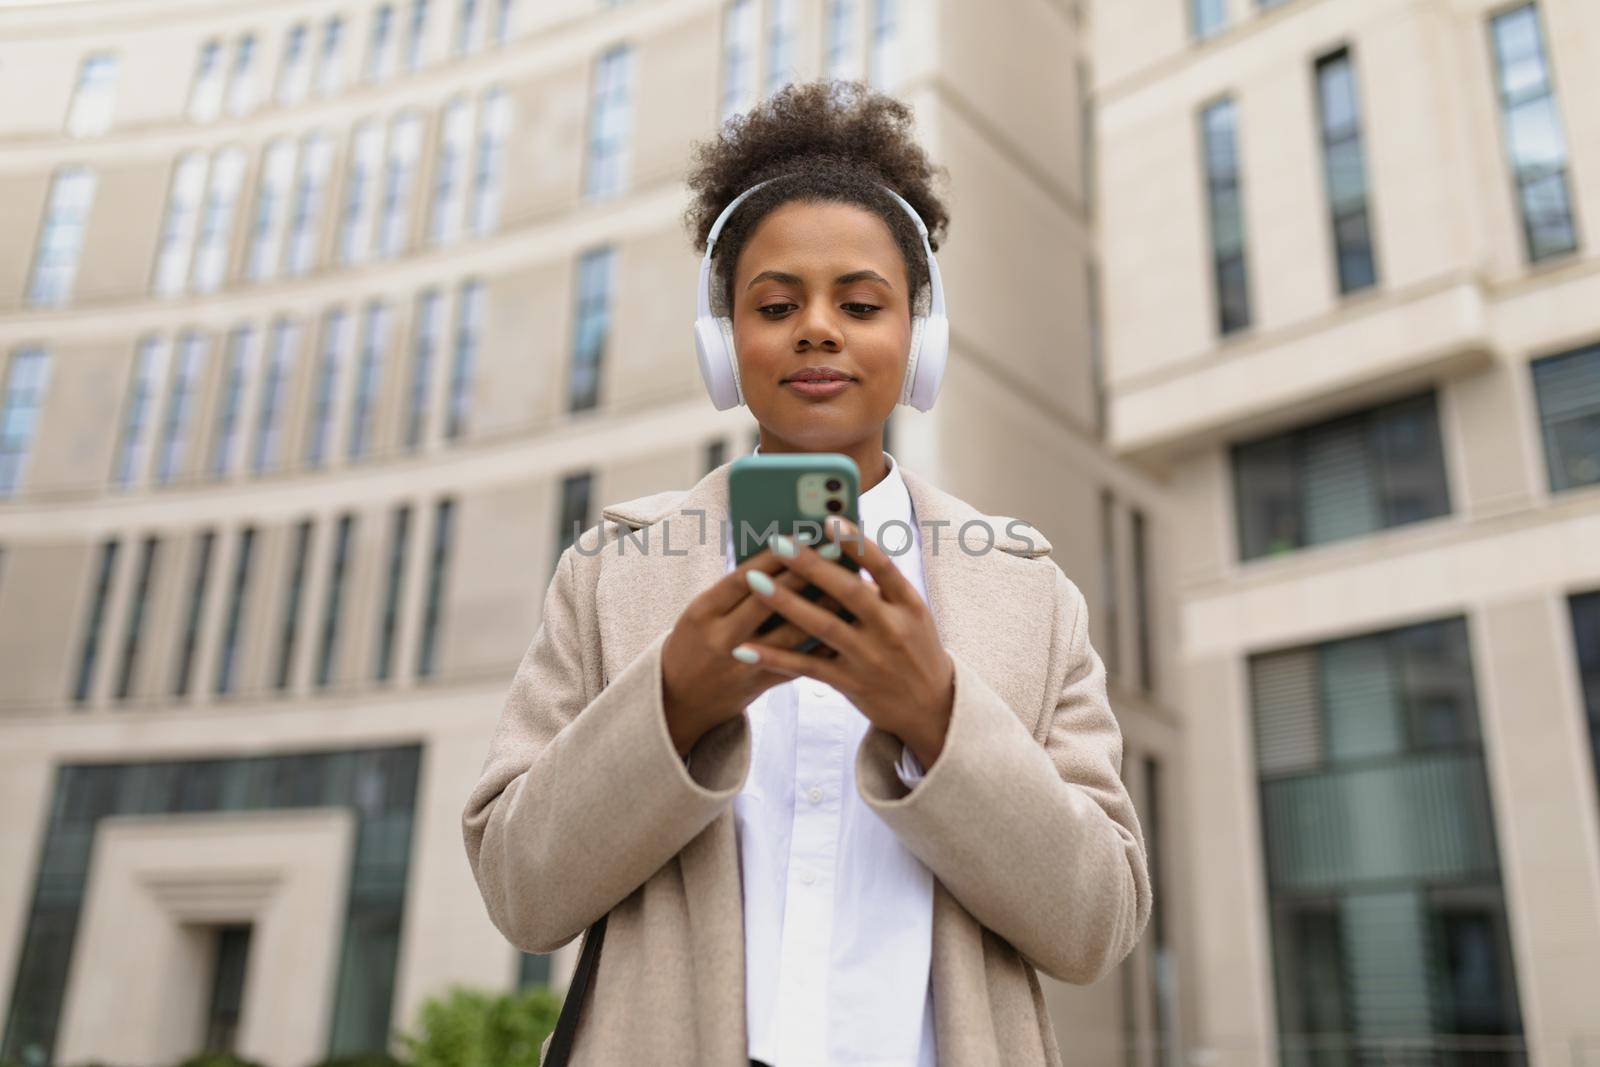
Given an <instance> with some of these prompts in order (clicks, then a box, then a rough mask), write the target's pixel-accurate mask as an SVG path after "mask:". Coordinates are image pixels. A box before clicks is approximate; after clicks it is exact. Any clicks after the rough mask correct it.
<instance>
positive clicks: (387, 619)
mask: <svg viewBox="0 0 1600 1067" xmlns="http://www.w3.org/2000/svg"><path fill="white" fill-rule="evenodd" d="M391 523H392V524H391V525H390V527H389V574H388V578H387V580H386V581H385V584H384V588H385V592H384V596H383V618H382V620H381V622H380V625H379V627H378V661H377V663H376V664H375V666H374V669H373V675H374V677H376V678H377V680H378V681H380V682H386V681H388V680H389V677H390V675H391V674H392V673H393V671H394V639H395V634H396V633H397V632H398V630H399V628H400V607H401V604H400V594H401V592H402V589H403V587H404V584H405V576H406V542H407V540H408V539H409V537H410V534H411V508H410V507H408V506H406V505H401V506H400V507H398V508H395V509H394V518H393V519H392V520H391Z"/></svg>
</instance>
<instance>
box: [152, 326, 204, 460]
mask: <svg viewBox="0 0 1600 1067" xmlns="http://www.w3.org/2000/svg"><path fill="white" fill-rule="evenodd" d="M209 348H210V345H209V344H208V342H207V341H206V339H205V337H204V336H202V335H201V334H198V333H196V332H195V331H193V330H186V331H184V333H183V335H182V336H180V337H179V338H178V352H177V356H178V358H177V362H176V364H175V365H174V366H173V368H172V381H171V383H170V384H169V385H168V392H167V410H166V417H165V418H164V419H163V420H162V423H161V447H160V450H159V451H158V452H157V453H156V482H157V484H160V485H165V484H166V483H168V482H170V481H172V480H173V479H174V478H176V477H177V476H178V474H179V473H180V472H181V470H182V468H183V461H184V457H185V448H186V446H187V444H188V439H189V423H190V421H191V419H192V417H193V413H194V406H195V394H196V392H197V391H198V390H199V388H200V374H201V371H202V370H203V369H204V366H205V358H206V355H207V351H208V349H209Z"/></svg>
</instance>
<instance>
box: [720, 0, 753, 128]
mask: <svg viewBox="0 0 1600 1067" xmlns="http://www.w3.org/2000/svg"><path fill="white" fill-rule="evenodd" d="M760 32H761V26H760V23H759V21H758V19H757V9H756V0H731V2H730V3H729V4H728V6H727V7H725V8H723V11H722V118H723V121H727V120H728V119H730V118H732V117H733V116H735V115H738V114H740V113H742V112H743V111H744V110H745V109H746V108H748V107H750V105H751V104H754V103H755V102H756V43H757V40H758V39H759V34H760Z"/></svg>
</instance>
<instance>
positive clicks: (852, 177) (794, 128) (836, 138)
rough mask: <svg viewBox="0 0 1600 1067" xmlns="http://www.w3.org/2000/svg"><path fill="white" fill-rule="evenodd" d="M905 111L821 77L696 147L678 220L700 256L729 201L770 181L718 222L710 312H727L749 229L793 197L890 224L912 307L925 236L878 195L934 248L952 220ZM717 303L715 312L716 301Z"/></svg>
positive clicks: (940, 170)
mask: <svg viewBox="0 0 1600 1067" xmlns="http://www.w3.org/2000/svg"><path fill="white" fill-rule="evenodd" d="M911 126H912V115H911V108H910V107H908V106H907V105H906V104H905V103H903V102H901V101H900V100H897V99H895V98H894V97H892V96H887V95H885V94H883V93H880V92H876V91H874V90H873V89H871V88H870V87H869V86H867V85H866V84H865V83H863V82H860V81H840V80H831V81H829V80H819V81H810V82H798V83H792V84H789V85H786V86H784V87H783V88H781V89H779V90H777V91H776V92H774V93H773V94H772V95H771V96H769V97H767V98H766V99H765V100H763V101H762V102H761V103H760V104H758V105H756V106H755V107H753V108H751V109H750V110H749V111H748V112H746V113H745V114H743V115H740V116H735V117H734V118H731V119H729V120H728V121H727V122H725V123H724V124H723V126H722V130H721V132H720V133H719V134H718V135H717V136H716V137H714V138H712V139H711V140H708V141H701V142H698V143H696V144H695V145H694V149H693V163H692V165H691V167H690V171H689V176H688V179H687V180H688V184H689V189H690V190H691V191H692V192H693V193H694V199H693V201H692V202H691V203H690V205H689V208H688V210H686V211H685V212H684V215H683V220H684V223H685V225H686V226H687V227H688V228H689V230H690V232H691V234H692V236H693V238H694V247H695V251H697V252H700V253H702V254H704V252H705V247H706V238H707V237H708V236H709V235H710V233H711V227H712V226H713V225H715V223H716V221H717V216H718V215H720V214H721V213H722V210H723V208H725V207H727V206H728V204H729V203H730V202H731V201H732V200H733V198H734V197H736V196H738V195H739V194H740V193H742V192H744V191H745V190H746V189H748V188H750V187H751V186H752V185H755V184H756V183H758V182H761V181H764V180H766V179H768V178H771V179H774V180H773V182H772V184H771V185H767V186H764V187H763V188H762V189H761V190H760V191H759V192H757V193H754V194H752V195H751V196H749V197H747V198H746V199H745V200H744V202H743V203H741V204H740V205H739V207H738V209H737V210H736V211H735V212H734V213H733V214H732V215H731V216H729V218H728V221H727V222H726V223H725V224H724V225H723V227H722V232H721V233H719V234H718V235H717V246H716V249H715V250H714V251H713V252H712V255H711V275H712V277H711V299H712V309H713V310H714V311H717V312H719V313H720V314H728V313H729V311H728V309H731V308H732V307H733V265H734V264H735V263H737V262H738V260H739V253H740V251H742V250H743V248H744V246H745V243H746V242H747V241H748V240H749V238H750V235H751V234H752V233H754V232H755V228H756V225H757V224H758V223H760V221H761V220H762V219H763V218H765V217H766V216H767V214H768V213H769V212H771V211H772V210H773V209H774V208H776V207H777V206H778V205H780V204H785V203H788V202H789V201H792V200H800V201H806V202H812V203H815V202H819V201H821V202H835V203H844V204H855V205H857V206H859V207H863V208H865V209H867V210H868V211H871V212H873V213H874V214H876V215H878V216H879V217H881V218H882V219H883V221H884V222H885V223H886V224H887V225H888V227H889V232H890V233H892V234H893V235H894V238H895V242H896V243H897V244H898V245H899V246H900V254H901V256H903V257H904V259H905V263H906V276H907V277H908V278H909V279H910V284H911V293H910V297H911V306H912V308H913V309H916V308H918V307H919V305H918V303H917V301H918V299H919V297H920V295H921V293H922V291H923V289H924V287H926V286H927V284H928V277H929V276H928V264H927V259H926V257H925V256H924V255H923V251H922V238H921V236H920V235H919V234H918V233H917V228H916V225H915V224H914V223H913V222H912V221H911V219H910V217H909V216H907V215H906V212H905V209H904V208H902V207H901V206H900V205H899V204H897V203H895V201H894V198H893V197H890V196H888V195H887V194H885V193H884V192H883V189H882V188H881V186H888V187H889V188H891V189H893V190H894V191H895V192H896V193H899V194H900V195H901V196H902V197H904V198H905V200H906V202H907V203H909V204H910V205H911V206H912V207H913V208H915V209H916V211H917V214H918V215H920V216H921V217H922V223H923V225H924V226H926V227H927V228H928V243H929V246H930V247H931V248H933V250H934V251H935V252H937V251H938V250H939V243H940V241H941V240H942V238H943V236H944V231H945V229H946V228H947V227H948V225H949V222H950V216H949V212H948V211H947V210H946V209H945V205H944V201H943V200H942V199H941V198H940V196H939V195H938V194H937V193H936V192H935V191H934V188H933V179H934V177H935V176H939V177H942V178H943V179H945V180H946V181H948V179H949V172H948V170H946V169H945V168H944V167H936V166H934V165H933V164H932V163H930V162H929V160H928V156H927V153H926V152H924V151H923V148H922V146H921V145H920V144H918V143H917V141H916V139H915V138H914V137H913V136H912V133H911ZM719 297H720V299H721V305H720V308H719V306H718V299H719Z"/></svg>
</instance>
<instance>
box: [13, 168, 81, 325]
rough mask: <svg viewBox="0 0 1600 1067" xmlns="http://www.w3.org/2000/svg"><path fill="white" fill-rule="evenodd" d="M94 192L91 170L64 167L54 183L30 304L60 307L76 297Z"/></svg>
mask: <svg viewBox="0 0 1600 1067" xmlns="http://www.w3.org/2000/svg"><path fill="white" fill-rule="evenodd" d="M94 188H95V176H94V172H93V171H91V170H90V169H89V168H87V167H63V168H62V169H60V170H58V171H56V174H55V177H54V178H53V179H51V182H50V198H49V200H48V201H47V202H46V204H45V209H44V222H43V225H42V226H41V227H40V230H39V247H38V249H37V250H36V251H35V252H34V257H33V277H32V279H31V280H30V281H29V283H28V303H30V304H36V305H47V306H48V305H60V304H65V303H66V302H67V298H68V297H69V296H71V295H72V283H73V280H74V279H75V278H76V277H77V275H78V256H79V254H80V253H81V252H82V251H83V237H84V231H85V230H86V229H88V226H89V209H90V208H91V207H93V206H94Z"/></svg>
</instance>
